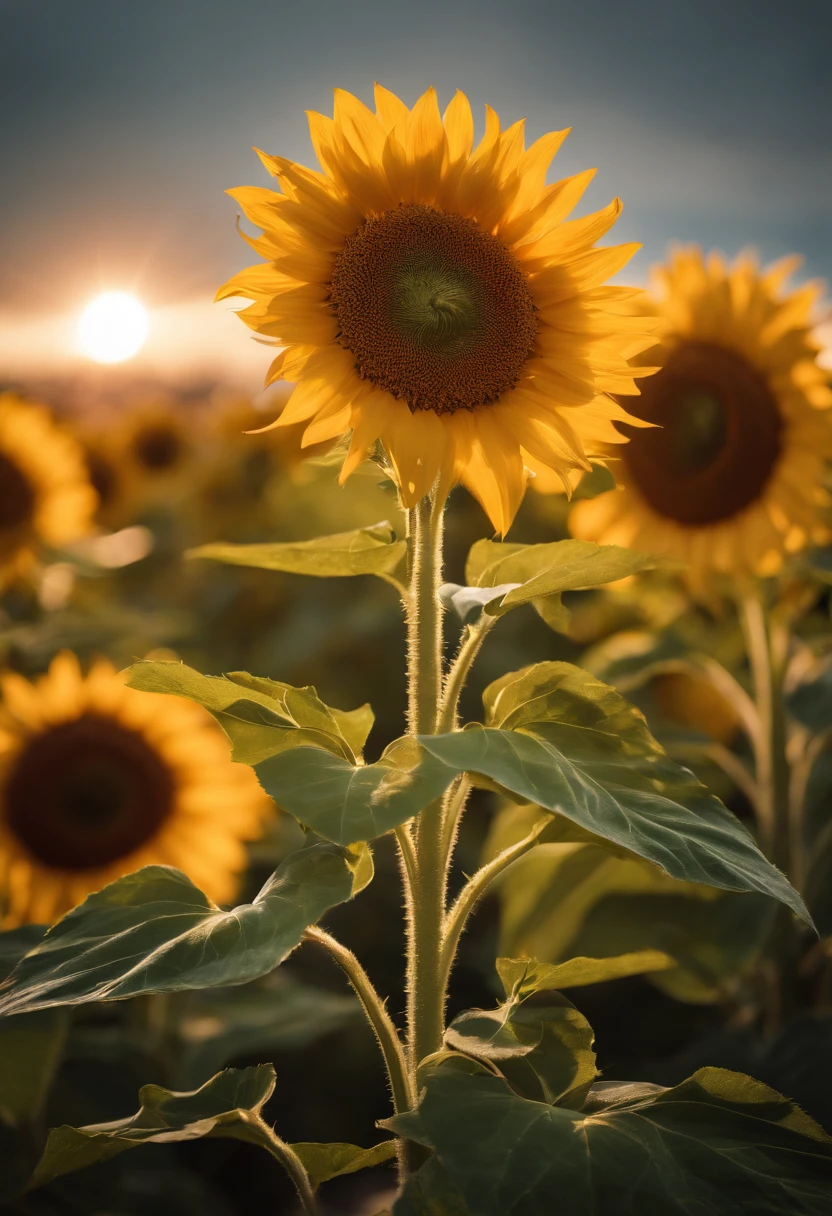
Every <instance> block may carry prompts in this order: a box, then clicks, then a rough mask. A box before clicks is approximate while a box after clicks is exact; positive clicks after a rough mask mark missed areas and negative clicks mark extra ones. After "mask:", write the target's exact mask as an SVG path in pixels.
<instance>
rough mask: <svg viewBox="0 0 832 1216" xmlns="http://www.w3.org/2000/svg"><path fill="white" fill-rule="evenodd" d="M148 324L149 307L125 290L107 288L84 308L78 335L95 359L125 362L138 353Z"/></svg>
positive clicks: (101, 361) (86, 350) (145, 336)
mask: <svg viewBox="0 0 832 1216" xmlns="http://www.w3.org/2000/svg"><path fill="white" fill-rule="evenodd" d="M148 328H149V322H148V316H147V310H146V309H145V308H144V306H143V305H142V304H141V303H140V302H139V301H138V300H137V299H136V297H135V296H131V295H128V294H127V293H126V292H124V291H105V292H104V293H103V294H102V295H100V296H96V298H95V299H94V300H92V301H91V303H89V304H88V305H87V307H86V308H85V309H84V311H83V313H82V314H81V317H80V319H79V321H78V337H79V339H80V342H81V346H82V348H83V350H84V353H85V354H87V355H88V356H89V357H90V358H91V359H94V360H95V362H96V363H124V362H125V361H126V360H127V359H131V358H132V357H133V355H135V354H138V352H139V351H140V350H141V348H142V347H143V346H144V344H145V340H146V338H147V333H148Z"/></svg>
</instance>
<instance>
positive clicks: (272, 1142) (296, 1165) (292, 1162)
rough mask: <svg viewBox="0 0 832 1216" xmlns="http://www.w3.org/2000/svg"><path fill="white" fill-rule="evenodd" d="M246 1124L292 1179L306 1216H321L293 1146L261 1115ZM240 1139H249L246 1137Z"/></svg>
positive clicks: (252, 1117) (250, 1118)
mask: <svg viewBox="0 0 832 1216" xmlns="http://www.w3.org/2000/svg"><path fill="white" fill-rule="evenodd" d="M246 1123H247V1125H249V1124H250V1125H251V1127H253V1128H254V1129H255V1131H256V1132H257V1133H258V1136H259V1140H260V1143H261V1144H262V1143H263V1142H264V1141H265V1145H264V1147H265V1148H267V1149H268V1151H269V1152H270V1153H271V1155H272V1156H273V1157H274V1159H275V1160H276V1161H279V1162H280V1164H281V1165H282V1166H283V1168H284V1169H285V1171H286V1173H287V1174H288V1175H289V1177H290V1178H291V1180H292V1183H293V1185H294V1187H295V1190H296V1191H297V1193H298V1198H299V1199H300V1202H301V1207H302V1208H303V1211H304V1216H321V1210H320V1208H319V1207H318V1201H317V1199H316V1198H315V1191H314V1188H313V1186H312V1183H311V1182H310V1180H309V1174H308V1173H307V1172H306V1168H305V1166H304V1164H303V1162H302V1161H301V1159H300V1157H299V1156H298V1155H297V1153H296V1152H295V1150H294V1149H293V1148H292V1146H291V1145H290V1144H287V1143H286V1141H285V1140H281V1139H280V1137H279V1136H278V1135H277V1134H276V1133H275V1131H274V1129H273V1128H271V1127H269V1125H268V1123H266V1122H265V1120H264V1119H261V1118H260V1116H259V1115H254V1116H249V1119H248V1120H247V1121H246ZM241 1130H242V1129H241ZM239 1138H240V1139H247V1137H246V1136H245V1135H243V1136H240V1137H239Z"/></svg>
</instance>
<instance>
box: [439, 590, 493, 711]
mask: <svg viewBox="0 0 832 1216" xmlns="http://www.w3.org/2000/svg"><path fill="white" fill-rule="evenodd" d="M496 619H497V618H496V617H493V616H488V615H487V614H486V613H484V612H483V613H482V615H481V616H480V619H479V620H478V621H477V622H476V624H475V625H466V626H465V633H464V634H463V638H462V644H461V645H460V647H459V651H458V652H457V656H456V658H455V659H454V661H453V663H452V664H451V668H450V671H449V672H448V678H447V680H446V681H445V687H444V689H443V691H442V701H441V704H440V708H439V719H438V722H437V725H436V730H437V734H445V733H446V732H448V731H451V730H454V729H455V727H456V725H457V716H458V713H459V698H460V694H461V693H462V690H463V688H464V687H465V681H466V679H467V678H468V672H469V671H470V670H471V666H472V664H473V662H474V659H475V658H476V657H477V655H478V654H479V652H480V648H481V647H482V644H483V642H484V641H485V639H486V636H487V634H488V632H489V630H490V629H491V628H492V626H493V625H494V624H495V623H496Z"/></svg>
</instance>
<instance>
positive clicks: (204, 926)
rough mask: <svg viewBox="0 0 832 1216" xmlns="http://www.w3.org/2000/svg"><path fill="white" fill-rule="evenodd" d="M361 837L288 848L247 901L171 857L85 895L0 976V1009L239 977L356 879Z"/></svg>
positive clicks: (341, 897)
mask: <svg viewBox="0 0 832 1216" xmlns="http://www.w3.org/2000/svg"><path fill="white" fill-rule="evenodd" d="M367 853H368V850H367V849H366V846H365V847H364V848H363V849H362V850H361V851H360V852H359V853H358V854H351V853H349V852H347V851H346V850H344V849H339V848H336V847H334V846H333V845H327V844H316V845H312V846H311V847H310V848H306V849H301V850H300V851H298V852H297V853H292V854H291V855H290V856H289V857H287V858H286V860H285V861H284V862H283V863H282V864H281V865H280V866H279V867H278V868H277V870H276V871H275V872H274V874H273V875H272V876H271V878H270V879H269V880H268V882H267V883H266V885H265V886H264V887H263V889H262V890H261V892H260V894H259V895H258V896H257V897H256V899H255V900H254V901H253V903H250V904H242V905H241V906H240V907H238V908H234V909H232V910H231V911H230V912H223V911H221V910H220V909H219V908H217V907H216V905H215V904H213V903H211V901H210V900H209V899H207V897H206V896H205V895H203V894H202V892H201V891H200V890H198V888H197V887H195V886H194V885H193V883H192V882H191V881H190V879H189V878H186V877H185V875H184V874H182V873H180V872H179V871H178V870H174V869H171V868H170V867H169V866H145V868H144V869H142V870H138V871H137V872H136V873H135V874H127V875H125V877H123V878H119V879H116V881H115V882H112V883H110V884H109V886H106V887H104V888H103V889H102V890H101V891H97V892H95V893H94V894H93V895H89V896H88V897H87V899H85V900H84V902H83V903H82V904H81V905H80V906H79V907H77V908H74V909H73V910H72V911H71V912H69V913H68V914H67V915H66V916H65V917H64V918H63V920H59V921H58V923H57V924H56V925H53V926H52V928H51V929H50V930H49V932H48V933H47V935H46V937H45V938H44V940H43V942H42V944H41V945H40V946H37V947H36V948H35V949H34V950H32V951H31V953H29V954H27V955H26V956H25V958H23V959H22V960H21V962H20V963H19V964H18V966H17V967H16V968H15V970H14V971H13V972H12V975H11V976H10V978H9V979H8V980H7V981H6V982H5V983H4V984H2V985H0V1014H10V1013H29V1012H32V1011H33V1010H36V1009H46V1008H49V1007H51V1006H53V1005H73V1004H82V1003H84V1002H87V1001H104V1000H119V999H121V998H123V997H129V996H137V995H138V994H139V993H143V992H179V991H182V990H183V989H188V988H214V987H220V986H222V985H228V984H244V983H246V982H247V981H248V980H253V979H256V978H257V977H258V976H261V975H265V974H266V972H268V971H271V970H272V969H273V968H274V967H277V966H278V964H279V963H282V962H283V960H284V959H285V958H286V957H287V955H289V954H290V953H291V951H292V950H294V948H295V947H296V946H297V945H298V943H299V942H300V940H301V938H302V937H303V933H304V930H305V929H306V928H307V927H308V926H309V925H312V924H314V923H315V922H316V921H317V920H318V919H319V918H320V917H321V916H323V914H324V913H325V912H326V911H328V909H329V908H332V907H334V905H336V904H340V903H344V902H345V901H346V900H348V899H350V898H351V896H352V895H353V894H355V892H356V890H357V889H360V887H359V885H358V883H359V881H360V879H357V877H356V876H357V875H360V874H361V871H362V870H363V868H364V864H365V858H366V854H367Z"/></svg>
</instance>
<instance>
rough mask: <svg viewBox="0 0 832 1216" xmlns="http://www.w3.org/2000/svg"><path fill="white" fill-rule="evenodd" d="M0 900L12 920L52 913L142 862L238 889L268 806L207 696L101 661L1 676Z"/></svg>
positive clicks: (66, 660)
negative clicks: (147, 684) (127, 678)
mask: <svg viewBox="0 0 832 1216" xmlns="http://www.w3.org/2000/svg"><path fill="white" fill-rule="evenodd" d="M0 686H1V687H2V692H3V703H2V705H0V905H4V906H5V923H6V925H15V924H21V923H27V922H33V923H39V924H47V923H49V922H51V921H53V920H55V919H56V918H57V917H58V916H60V915H62V914H63V913H64V912H65V911H67V909H69V908H71V907H73V906H74V905H75V904H77V903H80V902H81V900H82V899H84V897H85V896H86V895H88V894H89V893H90V892H91V891H96V890H98V889H99V888H100V887H102V886H104V885H105V884H106V883H108V882H111V881H112V880H113V879H114V878H118V877H119V875H121V874H127V873H129V872H130V871H132V870H137V869H139V867H141V866H144V865H150V864H157V863H158V864H165V865H172V866H176V867H177V868H179V869H181V870H184V871H185V873H186V874H188V875H189V876H190V877H191V878H192V879H193V881H194V882H195V883H197V885H198V886H200V887H201V888H202V889H203V890H204V891H205V892H206V894H208V895H209V896H210V897H211V898H212V899H214V900H215V901H216V902H217V903H226V902H228V901H230V900H231V899H232V898H233V896H234V891H235V887H236V876H237V874H238V872H239V871H240V870H242V869H243V867H244V865H245V862H246V854H245V849H244V845H243V842H244V841H245V840H250V839H253V838H254V837H256V836H257V835H259V831H260V828H261V825H262V824H263V822H264V819H265V817H266V815H267V814H268V812H269V808H270V807H271V805H272V804H271V802H270V801H269V800H268V799H267V798H266V796H265V795H264V794H263V792H262V790H261V789H260V786H259V785H258V783H257V779H256V777H255V776H254V773H253V772H252V770H251V769H249V768H246V767H245V766H244V765H240V764H232V763H231V760H230V756H229V747H228V742H227V740H226V738H225V736H224V735H223V733H222V731H221V730H220V729H219V727H218V726H217V725H216V724H215V723H214V721H213V719H212V718H211V717H210V716H209V715H208V714H207V713H206V712H205V711H204V710H202V709H200V708H199V707H198V706H196V705H193V704H191V703H190V702H187V701H182V700H180V699H179V698H176V697H163V696H159V695H158V694H154V693H145V692H137V691H136V690H135V689H132V688H128V687H127V686H126V685H125V684H124V682H123V679H122V676H121V675H119V674H118V673H117V672H116V670H115V668H114V667H113V666H112V665H111V664H110V663H108V662H106V661H105V660H98V661H97V662H95V663H94V664H93V666H92V668H91V669H90V671H89V674H88V675H87V676H86V677H84V676H83V675H82V673H81V669H80V667H79V665H78V660H77V659H76V657H75V655H74V654H71V653H69V652H64V653H62V654H60V655H58V656H57V657H56V658H55V659H54V660H53V661H52V664H51V666H50V668H49V672H48V674H47V675H45V676H42V677H41V678H40V679H39V680H37V681H35V683H29V682H28V681H27V680H25V679H23V678H22V677H21V676H19V675H15V674H6V675H5V676H4V677H2V679H0Z"/></svg>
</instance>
